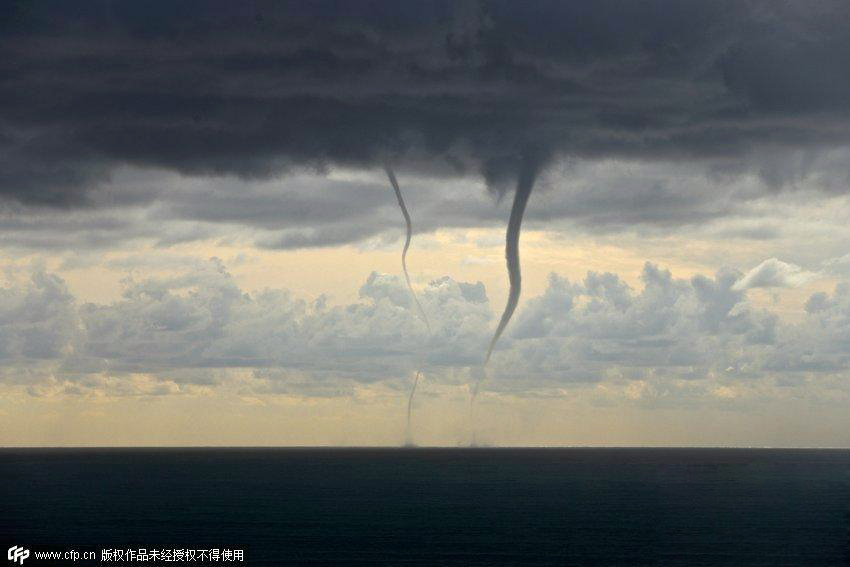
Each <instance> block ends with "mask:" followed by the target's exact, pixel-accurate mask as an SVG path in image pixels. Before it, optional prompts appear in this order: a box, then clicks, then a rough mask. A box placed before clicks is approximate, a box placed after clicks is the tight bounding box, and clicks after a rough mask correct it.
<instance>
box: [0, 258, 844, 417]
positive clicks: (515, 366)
mask: <svg viewBox="0 0 850 567" xmlns="http://www.w3.org/2000/svg"><path fill="white" fill-rule="evenodd" d="M740 276H741V274H739V273H732V272H721V273H719V274H717V275H716V276H715V277H713V278H709V277H705V276H696V277H693V278H691V279H689V280H681V279H676V278H674V277H673V276H672V275H671V274H670V272H668V271H665V270H663V269H660V268H658V267H656V266H654V265H652V264H647V265H646V266H645V268H644V271H643V274H642V276H641V280H642V288H641V289H639V290H633V289H631V288H630V287H629V286H628V285H626V284H625V283H624V282H623V281H622V280H621V279H620V278H619V277H618V276H617V275H615V274H611V273H593V272H591V273H588V274H587V276H586V277H585V278H584V280H583V281H580V282H571V281H568V280H566V279H564V278H562V277H560V276H558V275H556V274H552V275H551V277H550V281H549V286H548V288H547V290H546V291H545V293H543V294H542V295H540V296H538V297H534V298H531V299H530V300H529V301H528V302H527V303H526V304H525V305H524V307H522V308H521V309H520V311H519V313H518V316H517V318H516V320H515V321H514V323H515V325H513V326H512V327H511V328H509V330H508V332H507V333H506V335H505V339H506V340H505V341H504V342H503V345H502V346H501V347H500V348H499V349H497V351H496V353H495V354H494V357H493V360H492V363H491V368H492V372H491V379H490V381H489V382H488V383H487V384H485V388H489V389H490V390H494V391H503V392H510V393H515V394H521V395H531V394H533V393H534V392H550V393H553V392H559V391H563V390H564V389H567V388H571V387H574V386H577V385H582V384H583V385H587V384H598V385H605V384H609V385H610V384H614V385H617V384H619V385H620V387H631V388H633V389H634V388H638V389H639V390H640V392H643V394H641V395H646V392H647V391H649V390H647V388H649V389H650V390H651V391H654V392H656V393H658V392H667V394H663V395H662V397H665V399H664V400H662V401H664V402H665V403H679V402H681V401H682V400H680V399H678V397H677V396H683V395H684V394H683V392H685V393H687V395H688V396H694V395H695V394H694V391H695V390H699V391H701V392H702V395H703V396H707V397H708V398H711V396H712V395H713V394H712V392H717V391H723V392H725V394H724V395H726V396H731V397H734V396H735V395H737V394H735V392H739V391H741V390H742V389H747V388H754V387H755V386H756V385H758V386H759V395H760V396H763V397H765V396H766V397H770V396H777V395H781V393H782V389H783V387H785V386H788V385H793V384H797V385H802V384H807V385H808V386H809V387H810V389H811V390H812V392H817V391H818V388H820V387H821V386H819V384H825V385H828V387H830V388H836V387H838V388H839V389H840V388H841V386H836V384H840V383H846V376H847V372H848V371H850V356H848V355H847V352H850V349H848V345H850V342H848V341H850V325H848V321H850V316H848V315H850V291H848V290H850V287H848V286H847V285H846V284H842V285H839V286H838V288H837V289H836V291H835V293H834V294H831V295H829V294H823V293H817V294H814V295H812V296H811V297H810V299H809V300H808V302H807V303H806V306H805V307H806V310H807V312H808V314H807V315H806V317H805V319H804V320H802V321H801V322H797V323H789V322H783V321H782V320H781V319H780V318H779V317H777V315H775V314H772V313H769V312H766V311H762V310H758V309H754V308H753V307H752V306H751V305H750V304H749V302H748V300H747V298H746V293H745V291H742V290H738V289H736V287H735V282H736V281H739V279H740ZM420 292H421V294H420V297H421V299H422V303H423V307H424V308H425V309H426V310H427V311H428V314H429V317H431V321H432V327H433V333H432V334H431V335H430V337H429V336H428V334H427V332H426V331H425V330H424V328H423V326H422V325H421V324H420V323H418V322H417V320H416V318H415V316H414V313H413V311H412V305H411V301H410V296H409V294H408V292H407V289H406V287H405V285H404V283H403V281H401V279H400V278H397V277H395V276H388V275H382V274H378V273H373V274H372V275H371V276H370V277H369V278H368V280H367V281H366V282H365V283H364V284H363V285H362V287H361V288H360V300H359V301H358V302H355V303H352V304H347V305H337V306H331V305H328V304H327V301H326V299H325V298H324V297H319V298H317V299H316V300H315V301H312V302H306V301H303V300H298V299H295V298H293V296H292V295H291V294H289V293H287V292H286V291H283V290H267V291H264V292H260V293H255V294H247V293H245V292H243V291H242V290H240V289H239V287H238V286H237V285H236V283H235V282H234V281H233V279H232V277H231V276H230V275H229V274H228V273H227V271H226V270H225V269H224V268H223V266H222V265H221V264H220V263H219V262H217V261H214V262H211V263H209V264H208V265H206V267H204V268H203V269H200V270H196V271H194V272H193V273H192V274H189V275H186V276H181V277H173V278H168V279H149V280H143V281H131V280H128V281H126V282H125V292H124V294H123V297H122V298H121V299H120V300H118V301H115V302H113V303H109V304H80V303H79V302H77V301H75V299H74V298H73V297H72V296H71V295H70V294H69V293H68V292H67V290H66V288H65V285H64V283H63V282H62V281H61V280H60V279H59V278H57V277H55V276H51V275H49V274H45V273H43V272H36V273H34V274H33V275H32V277H31V280H30V281H29V282H28V283H26V284H19V285H16V286H11V287H7V288H5V289H3V290H2V294H0V318H2V321H3V323H4V324H3V334H2V335H0V357H2V360H3V365H4V368H5V370H4V373H3V376H2V379H3V380H4V381H5V382H7V383H11V384H19V385H23V386H27V387H29V389H30V392H31V393H33V394H36V395H38V394H40V393H43V392H44V388H45V387H47V385H51V384H52V385H53V386H54V387H55V385H56V384H64V390H62V391H64V392H65V393H68V394H81V393H86V392H88V393H89V394H92V393H95V392H100V393H101V394H107V395H127V394H128V393H135V395H149V394H150V393H151V392H154V391H157V392H159V393H161V394H169V393H175V392H177V391H179V388H181V387H184V386H191V385H195V386H205V387H212V388H215V387H217V384H219V383H220V382H222V381H223V380H226V379H227V376H228V375H230V374H228V373H231V374H232V373H233V372H242V373H243V374H244V373H245V372H248V373H249V374H250V375H251V376H252V377H253V378H252V379H251V380H249V384H250V385H248V386H245V387H246V388H248V389H251V388H253V389H255V390H256V391H254V392H253V393H254V394H269V393H272V394H273V393H289V394H295V395H300V396H307V397H310V396H317V395H318V396H327V395H345V394H346V393H347V392H350V388H351V387H352V386H353V385H356V384H361V385H365V384H374V383H384V384H386V385H389V386H390V387H393V388H399V396H400V398H401V397H403V395H404V387H405V386H406V383H407V381H408V379H409V378H410V375H411V372H412V371H413V369H414V366H415V365H416V364H417V360H414V358H417V357H414V356H413V355H411V354H410V353H416V352H419V351H420V350H421V349H420V346H421V345H422V344H423V343H426V344H427V349H425V350H426V351H427V353H428V354H427V360H426V363H425V375H426V378H427V379H428V380H429V381H430V382H432V383H449V384H462V383H465V382H467V381H470V380H471V378H472V376H473V375H474V372H475V368H476V367H477V366H478V365H480V364H481V357H482V352H483V348H484V346H486V342H487V340H488V339H489V336H490V333H491V332H492V327H493V324H494V319H493V315H492V313H491V308H490V305H489V302H488V298H487V294H486V290H485V289H484V285H483V284H481V283H480V282H479V283H475V284H472V283H464V282H458V281H455V280H453V279H451V278H448V277H444V278H440V279H436V280H433V281H431V282H430V283H429V284H428V285H427V286H426V287H425V288H423V289H421V290H420ZM426 341H427V342H426ZM140 377H145V379H144V381H142V382H140V381H139V380H140ZM151 380H152V381H153V382H151ZM836 380H838V382H835V381H836ZM157 383H158V384H160V385H161V389H160V390H157V389H156V388H154V387H152V385H151V384H157ZM140 384H141V386H140ZM181 385H183V386H181ZM624 385H625V386H624ZM629 385H630V386H629ZM140 387H141V388H142V390H141V391H139V390H137V388H140ZM824 387H826V386H824ZM718 388H720V389H721V390H718ZM843 388H844V389H845V390H846V386H844V387H843ZM175 389H176V390H175ZM51 391H52V390H51ZM677 392H678V393H677ZM659 395H661V394H659ZM677 400H678V401H677ZM691 401H694V400H691ZM696 401H699V396H697V399H696ZM703 401H704V400H703Z"/></svg>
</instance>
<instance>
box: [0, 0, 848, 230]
mask: <svg viewBox="0 0 850 567" xmlns="http://www.w3.org/2000/svg"><path fill="white" fill-rule="evenodd" d="M0 22H1V23H0V26H2V27H0V31H2V36H0V45H2V48H3V52H4V53H5V54H6V56H5V57H4V62H3V64H2V65H3V70H4V73H3V77H4V78H3V79H2V81H0V103H2V104H0V109H2V110H0V149H2V151H0V156H3V157H2V162H0V192H2V194H3V195H4V196H5V197H7V198H8V199H11V200H13V201H18V202H23V203H27V204H36V205H38V204H41V205H52V206H58V207H72V206H83V205H88V206H91V205H93V204H102V203H103V200H102V199H103V198H104V197H103V195H102V194H101V193H100V192H99V190H100V189H102V188H103V187H107V186H109V185H110V179H111V178H112V176H113V174H114V173H115V171H116V169H117V168H119V167H121V166H126V165H132V166H135V167H139V168H150V167H155V168H160V169H164V170H169V171H176V172H180V173H183V174H189V175H224V174H227V175H236V176H241V177H242V178H246V179H258V178H268V177H270V176H274V175H277V174H279V173H281V172H284V171H287V170H289V169H291V168H293V167H298V166H307V167H309V168H318V169H322V168H326V167H329V166H354V167H372V166H375V165H377V164H379V163H380V162H381V161H382V160H383V159H393V160H396V161H398V162H399V164H402V165H403V166H404V167H405V168H407V170H408V171H419V172H423V171H426V172H429V174H432V175H447V176H455V175H458V174H464V173H470V172H472V173H476V174H479V173H480V174H483V175H484V177H485V178H486V180H487V182H488V183H489V184H490V185H491V186H493V187H498V186H500V184H501V183H503V182H504V181H506V180H507V181H508V182H512V180H513V178H514V177H515V175H516V166H517V163H518V161H517V160H518V159H519V154H520V153H521V152H523V151H527V150H529V149H530V148H531V149H534V148H536V149H538V150H543V151H545V152H546V153H549V154H551V155H555V156H557V155H562V156H571V157H579V158H587V159H597V158H606V159H610V158H636V159H644V160H655V161H657V160H676V161H681V160H686V161H688V160H691V161H697V162H700V163H703V164H707V165H709V166H710V167H711V168H712V169H713V170H714V171H716V172H719V173H724V174H735V173H739V172H741V171H756V172H758V173H759V174H760V175H762V177H763V178H764V180H766V182H767V183H768V184H769V185H771V186H782V185H784V184H787V183H788V182H790V181H793V180H794V179H795V177H797V176H798V175H800V172H804V173H805V172H806V171H807V170H808V168H809V166H810V165H811V163H812V161H813V160H816V159H817V155H818V154H819V152H820V151H821V150H825V149H829V148H833V147H837V146H841V145H845V144H847V142H848V141H850V129H849V128H848V121H847V111H848V109H850V97H848V96H847V92H848V87H850V74H848V71H847V69H850V61H848V57H849V56H848V55H847V54H848V53H850V49H849V48H848V47H850V32H848V30H850V26H848V22H850V8H848V6H847V4H846V3H843V2H838V1H834V2H833V1H828V0H822V1H816V2H810V1H807V2H794V1H792V2H783V3H775V2H760V1H743V2H741V1H719V2H710V3H706V2H699V1H693V2H691V1H688V2H675V3H673V2H667V1H659V0H643V1H640V2H630V3H629V4H628V5H623V4H622V3H620V2H614V1H595V2H567V3H564V2H543V3H534V4H526V3H516V2H498V1H488V2H439V1H429V2H417V3H415V4H407V3H405V4H398V3H394V2H377V3H375V2H370V3H348V4H346V5H345V6H341V5H339V4H338V3H332V2H313V3H310V5H309V6H305V5H304V4H303V3H301V2H292V3H290V2H275V3H263V2H258V3H251V4H240V5H231V4H226V3H216V2H213V3H206V2H201V3H189V4H186V5H185V6H184V7H183V8H181V9H176V8H175V7H174V6H173V4H172V3H169V2H146V3H145V4H144V5H137V6H131V5H123V4H122V5H112V4H108V5H101V4H89V5H87V6H69V5H67V4H66V3H62V2H56V3H50V2H48V3H39V4H38V5H35V6H33V5H29V4H20V3H11V4H9V5H8V6H7V7H6V8H4V11H3V14H2V20H0ZM788 152H792V153H793V152H802V153H801V154H799V156H802V157H800V158H799V159H796V158H795V159H787V157H784V156H786V155H787V154H788ZM795 155H796V154H795ZM842 190H844V189H842ZM153 197H154V195H152V194H151V193H146V192H144V191H142V192H139V191H133V190H132V189H127V190H124V189H123V188H122V190H121V191H117V192H113V193H112V194H111V196H110V197H109V200H110V202H111V203H112V204H113V205H114V204H128V203H134V202H138V200H139V199H142V200H144V199H151V198H153ZM343 237H348V238H354V237H356V235H351V234H347V235H343V234H341V235H340V236H339V238H343Z"/></svg>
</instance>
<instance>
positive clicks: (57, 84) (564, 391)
mask: <svg viewBox="0 0 850 567" xmlns="http://www.w3.org/2000/svg"><path fill="white" fill-rule="evenodd" d="M0 49H2V52H3V53H4V57H3V58H2V60H0V267H2V270H0V445H2V446H19V445H51V446H53V445H58V446H66V445H398V444H400V443H403V442H404V441H405V439H408V440H411V439H412V440H413V441H414V442H416V443H417V444H422V445H447V446H457V445H465V444H468V443H469V442H470V439H471V438H472V435H473V432H474V438H475V440H476V441H477V442H479V443H481V444H486V445H497V446H499V445H501V446H505V445H617V446H619V445H624V446H633V445H639V446H655V445H675V446H720V445H722V446H816V447H826V446H828V447H849V446H850V412H848V411H847V407H848V402H850V191H848V189H850V5H848V4H847V3H845V2H840V1H834V2H832V1H820V0H814V1H812V0H807V1H805V2H804V1H780V2H776V1H770V2H766V1H765V2H761V1H748V0H734V1H728V2H727V1H723V0H717V1H713V2H703V1H687V0H686V1H676V2H674V1H672V0H665V1H644V0H638V1H634V2H628V3H622V2H615V1H605V0H602V1H594V2H590V1H587V2H585V1H579V2H560V1H559V2H534V3H525V2H498V1H483V0H482V1H476V2H463V1H451V2H449V1H446V2H437V1H422V2H390V1H370V2H365V1H364V2H330V1H328V2H322V1H316V2H309V3H308V2H269V3H264V2H245V3H232V2H183V3H179V4H176V5H175V4H173V3H171V2H156V1H155V2H145V3H122V2H110V1H106V0H103V1H98V2H88V3H65V2H38V3H31V2H24V1H19V2H8V3H5V4H4V5H3V7H2V8H0ZM385 167H389V168H391V169H392V170H393V171H394V173H395V175H396V176H397V178H398V182H399V185H400V190H401V192H402V194H403V196H404V200H405V202H406V206H407V209H408V210H409V212H410V216H411V218H412V231H413V235H412V242H411V246H410V250H409V252H408V255H407V264H408V268H409V272H410V277H411V283H412V286H413V289H414V291H415V294H416V297H417V298H418V301H419V302H420V303H421V305H422V308H423V311H424V312H425V313H426V316H427V318H428V319H429V323H430V332H429V331H428V329H427V328H426V326H425V325H424V323H423V322H422V320H421V317H420V316H419V314H418V312H417V309H416V307H415V303H414V301H413V299H412V297H411V294H410V291H409V290H408V288H407V285H406V283H405V279H404V275H403V273H402V265H401V251H402V247H403V245H404V240H405V222H404V218H403V216H402V213H401V211H400V210H399V206H398V202H397V201H396V197H395V194H394V192H393V189H392V186H391V185H390V183H389V181H388V178H387V174H386V172H385V169H384V168H385ZM523 180H524V181H523ZM523 183H526V187H531V192H530V197H529V200H528V206H527V209H526V211H525V215H524V218H523V223H522V232H521V236H520V240H519V258H520V263H521V274H522V290H521V295H520V299H519V305H518V308H517V309H516V312H515V313H513V317H512V318H510V321H509V322H508V324H507V326H506V328H505V331H504V333H503V335H502V336H501V338H500V339H499V340H498V341H497V343H496V344H495V348H494V351H493V355H492V358H491V360H490V361H489V363H488V364H487V367H486V371H485V370H484V368H483V366H482V364H483V362H484V359H485V355H486V352H487V347H488V344H489V343H490V341H491V339H492V337H493V334H494V331H495V330H496V327H497V324H498V323H499V320H500V317H502V313H503V310H504V308H505V304H506V301H507V298H508V296H509V290H510V285H509V280H508V273H507V270H506V258H505V243H506V226H507V223H508V218H509V215H510V213H511V209H512V207H513V206H514V203H515V202H516V201H515V198H516V196H517V195H518V194H519V193H517V187H520V188H521V187H523ZM417 371H421V373H422V374H421V380H420V382H419V385H418V388H417V390H416V396H415V398H414V400H413V407H412V422H411V427H410V430H409V431H408V430H407V429H406V422H405V419H406V417H405V416H406V411H407V402H408V395H409V393H410V390H411V387H412V384H413V379H414V376H415V374H416V373H417ZM479 381H480V393H479V394H478V396H477V397H476V400H475V405H474V406H473V407H472V410H471V406H470V395H471V392H472V391H473V389H474V388H475V384H476V383H479Z"/></svg>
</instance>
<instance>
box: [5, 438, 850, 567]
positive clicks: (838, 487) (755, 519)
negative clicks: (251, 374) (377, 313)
mask: <svg viewBox="0 0 850 567" xmlns="http://www.w3.org/2000/svg"><path fill="white" fill-rule="evenodd" d="M0 543H2V544H4V547H3V548H2V550H0V551H2V552H3V553H5V551H6V549H7V547H8V546H11V545H20V546H23V547H26V548H28V549H30V550H38V549H59V550H62V549H68V550H97V551H98V553H99V552H100V550H102V549H117V548H130V549H140V548H143V549H147V550H150V549H204V548H206V549H222V550H224V549H231V550H235V549H242V550H244V557H245V562H243V563H242V564H247V565H311V564H312V565H325V564H336V565H594V566H595V565H623V566H640V565H662V566H676V565H682V566H685V565H686V566H698V565H729V566H755V565H764V566H780V565H802V566H809V567H827V566H832V565H836V566H837V565H844V566H846V565H850V451H848V450H771V449H326V448H299V449H276V448H275V449H241V448H232V449H2V450H0ZM0 559H5V558H0ZM8 564H9V565H11V563H8ZM45 564H56V565H72V564H75V565H94V564H98V563H97V562H95V561H88V562H87V561H83V560H79V561H77V562H76V563H72V562H70V561H57V562H54V563H49V562H47V561H44V560H37V559H34V556H33V555H30V557H29V558H28V559H27V560H26V563H24V565H32V566H37V565H45ZM104 564H106V563H104ZM111 564H113V565H120V564H121V563H115V562H113V563H111ZM124 564H127V563H124ZM147 564H152V563H151V562H148V563H147ZM153 564H160V565H178V564H179V563H173V562H172V563H162V562H159V563H157V562H153ZM183 564H186V563H183ZM195 564H196V565H197V564H198V563H195ZM218 564H223V563H218ZM229 564H234V563H229Z"/></svg>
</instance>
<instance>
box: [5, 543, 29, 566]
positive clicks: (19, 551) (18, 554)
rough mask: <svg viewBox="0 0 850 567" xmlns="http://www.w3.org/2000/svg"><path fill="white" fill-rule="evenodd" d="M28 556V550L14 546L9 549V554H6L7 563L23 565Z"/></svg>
mask: <svg viewBox="0 0 850 567" xmlns="http://www.w3.org/2000/svg"><path fill="white" fill-rule="evenodd" d="M29 556H30V550H29V549H24V548H23V547H21V546H19V545H14V546H12V547H10V548H9V553H8V554H7V557H8V558H9V561H11V562H12V563H20V564H21V565H23V564H24V559H26V558H27V557H29Z"/></svg>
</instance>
